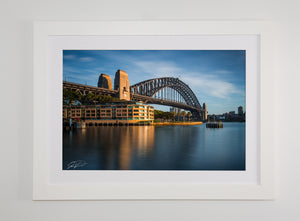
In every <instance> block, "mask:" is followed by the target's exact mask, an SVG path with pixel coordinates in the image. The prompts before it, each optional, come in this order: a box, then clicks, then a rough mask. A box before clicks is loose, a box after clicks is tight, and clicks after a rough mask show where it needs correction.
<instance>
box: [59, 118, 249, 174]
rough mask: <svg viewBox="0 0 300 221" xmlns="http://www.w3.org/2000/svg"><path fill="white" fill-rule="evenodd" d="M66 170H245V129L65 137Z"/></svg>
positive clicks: (111, 130) (100, 130) (94, 131)
mask: <svg viewBox="0 0 300 221" xmlns="http://www.w3.org/2000/svg"><path fill="white" fill-rule="evenodd" d="M63 169H78V170H245V123H224V128H217V129H212V128H206V127H205V124H203V125H194V126H115V127H111V126H98V127H97V126H94V127H88V128H86V129H78V130H75V131H64V134H63Z"/></svg>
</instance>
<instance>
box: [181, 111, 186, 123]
mask: <svg viewBox="0 0 300 221" xmlns="http://www.w3.org/2000/svg"><path fill="white" fill-rule="evenodd" d="M181 115H182V117H183V121H185V115H186V112H185V111H182V112H181Z"/></svg>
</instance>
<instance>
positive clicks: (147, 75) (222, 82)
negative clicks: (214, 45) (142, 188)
mask: <svg viewBox="0 0 300 221" xmlns="http://www.w3.org/2000/svg"><path fill="white" fill-rule="evenodd" d="M245 57H246V54H245V51H244V50H120V51H119V50H108V51H106V50H64V51H63V78H64V80H67V81H71V82H76V83H81V84H87V85H91V86H97V82H98V77H99V75H100V74H101V73H105V74H108V75H109V76H110V77H111V78H112V82H113V79H114V75H115V73H116V71H117V70H118V69H121V70H124V71H126V72H127V74H128V77H129V82H130V85H133V84H135V83H138V82H140V81H144V80H147V79H151V78H156V77H167V76H168V77H178V78H179V79H180V80H182V81H183V82H185V83H186V84H188V85H189V87H190V88H191V89H192V90H193V91H194V93H195V94H196V96H197V98H198V100H199V102H200V103H201V105H202V104H203V103H204V102H205V103H206V104H207V109H208V114H222V113H226V112H229V111H236V112H237V108H238V106H243V107H244V110H245ZM155 108H156V109H157V108H159V109H161V110H169V108H166V107H158V106H156V107H155Z"/></svg>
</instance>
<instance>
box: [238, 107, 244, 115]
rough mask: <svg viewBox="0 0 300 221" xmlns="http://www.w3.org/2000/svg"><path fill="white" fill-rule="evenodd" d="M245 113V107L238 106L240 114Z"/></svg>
mask: <svg viewBox="0 0 300 221" xmlns="http://www.w3.org/2000/svg"><path fill="white" fill-rule="evenodd" d="M243 114H244V109H243V107H242V106H239V107H238V115H243Z"/></svg>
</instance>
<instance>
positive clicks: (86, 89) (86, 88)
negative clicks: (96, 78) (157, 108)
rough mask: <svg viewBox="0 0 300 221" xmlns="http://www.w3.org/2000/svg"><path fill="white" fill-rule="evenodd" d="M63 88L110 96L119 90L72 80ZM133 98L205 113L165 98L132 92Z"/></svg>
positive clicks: (65, 82) (115, 94)
mask: <svg viewBox="0 0 300 221" xmlns="http://www.w3.org/2000/svg"><path fill="white" fill-rule="evenodd" d="M63 89H71V90H75V91H78V92H79V93H81V94H87V93H89V92H91V93H94V94H96V95H100V94H101V95H110V96H114V97H115V96H117V94H118V91H117V90H109V89H106V88H100V87H93V86H89V85H84V84H77V83H72V82H67V81H64V82H63ZM131 100H133V101H142V102H144V103H147V104H160V105H166V106H172V107H177V108H181V109H185V110H189V111H191V113H192V114H193V116H194V117H196V118H200V116H197V115H198V114H199V113H203V111H204V110H203V109H199V108H196V107H194V106H190V105H187V104H184V103H179V102H174V101H171V100H165V99H158V98H153V97H148V96H144V95H140V94H131Z"/></svg>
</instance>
